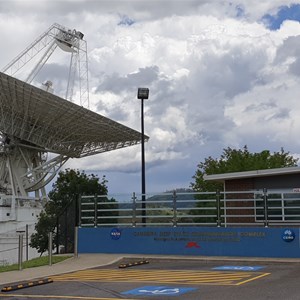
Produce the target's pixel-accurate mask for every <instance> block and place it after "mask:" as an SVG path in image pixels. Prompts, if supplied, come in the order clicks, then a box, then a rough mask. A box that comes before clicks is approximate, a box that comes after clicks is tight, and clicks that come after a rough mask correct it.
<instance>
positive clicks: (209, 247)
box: [78, 226, 300, 258]
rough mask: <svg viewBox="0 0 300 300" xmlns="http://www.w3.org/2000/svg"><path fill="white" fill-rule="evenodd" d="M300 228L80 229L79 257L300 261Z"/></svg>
mask: <svg viewBox="0 0 300 300" xmlns="http://www.w3.org/2000/svg"><path fill="white" fill-rule="evenodd" d="M299 233H300V232H299V228H296V227H291V228H286V229H284V228H258V227H257V228H247V227H242V228H214V227H201V228H200V227H197V226H195V227H151V228H150V227H124V228H122V229H120V228H115V227H102V228H100V227H99V228H86V227H85V228H79V234H78V252H79V253H130V254H139V255H140V254H144V255H146V254H161V255H201V256H239V257H276V258H277V257H286V258H300V240H299Z"/></svg>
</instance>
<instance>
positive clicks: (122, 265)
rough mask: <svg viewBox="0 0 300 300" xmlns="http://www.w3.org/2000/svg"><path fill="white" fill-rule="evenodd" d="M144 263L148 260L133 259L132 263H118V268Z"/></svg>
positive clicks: (147, 262)
mask: <svg viewBox="0 0 300 300" xmlns="http://www.w3.org/2000/svg"><path fill="white" fill-rule="evenodd" d="M145 264H149V261H148V260H140V261H135V262H133V263H127V264H120V265H119V268H128V267H134V266H139V265H145Z"/></svg>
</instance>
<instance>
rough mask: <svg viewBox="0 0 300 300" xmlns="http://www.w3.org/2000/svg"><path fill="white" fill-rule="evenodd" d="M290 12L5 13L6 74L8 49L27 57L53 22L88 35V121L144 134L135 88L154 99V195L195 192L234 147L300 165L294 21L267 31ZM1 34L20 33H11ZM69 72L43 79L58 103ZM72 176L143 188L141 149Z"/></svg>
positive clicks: (174, 7) (94, 161)
mask: <svg viewBox="0 0 300 300" xmlns="http://www.w3.org/2000/svg"><path fill="white" fill-rule="evenodd" d="M292 2H293V1H286V0H274V1H261V2H259V3H258V2H257V1H255V2H254V1H249V0H247V1H246V0H239V1H238V0H233V1H231V2H224V1H208V0H207V1H205V0H203V1H196V0H195V1H194V0H190V1H84V0H82V1H62V2H58V1H51V2H50V1H41V3H44V4H45V3H46V6H45V7H41V5H38V6H37V7H36V10H37V11H38V12H40V17H39V16H37V14H33V13H32V12H31V11H30V9H29V5H27V4H22V5H20V6H17V4H20V2H18V1H11V2H10V3H11V4H8V3H4V2H0V11H1V18H0V33H1V34H2V37H3V39H5V40H6V46H7V49H6V50H4V47H3V55H2V57H0V63H1V64H2V65H4V62H8V61H9V57H10V55H11V54H13V53H10V51H9V49H10V48H12V49H13V52H16V50H15V49H20V50H22V49H23V48H24V47H25V46H26V45H27V44H28V43H29V42H30V41H32V40H33V39H34V38H35V37H36V36H37V35H38V34H40V33H41V31H42V29H43V30H44V29H46V28H47V27H49V26H50V25H51V24H52V23H53V20H54V19H56V20H55V22H58V23H61V24H62V25H65V26H67V27H70V28H76V29H78V30H80V31H82V32H83V33H84V34H85V38H86V39H87V41H88V52H89V53H88V54H89V70H90V77H89V80H90V102H91V109H92V110H94V111H96V112H98V113H100V114H103V115H105V116H106V117H109V118H112V119H113V120H115V121H118V122H120V123H122V124H124V125H126V126H129V127H132V128H134V129H136V130H139V129H140V117H141V116H140V114H141V111H140V100H138V99H136V93H137V88H138V87H148V88H149V89H150V97H149V100H145V103H144V104H145V105H144V108H145V112H144V116H145V133H146V134H147V135H149V136H150V140H149V142H148V143H147V144H146V166H147V172H148V173H147V174H149V176H150V179H148V180H149V183H148V184H149V185H150V187H149V189H152V190H154V189H156V188H157V187H159V188H161V187H162V185H163V184H165V189H169V188H170V187H171V186H172V187H173V186H174V182H176V184H179V183H178V182H182V183H184V184H186V183H188V182H190V181H191V180H192V179H191V177H192V176H193V175H194V172H195V170H196V166H197V163H198V162H199V161H201V160H203V159H204V158H205V157H207V156H208V155H211V156H216V157H218V156H219V155H220V153H221V152H222V148H225V147H228V146H235V147H243V146H244V145H245V144H247V145H248V147H249V149H250V151H261V150H262V149H267V148H269V149H270V150H271V151H277V150H279V149H280V147H282V146H283V147H284V148H285V149H286V150H289V151H291V152H292V153H295V155H296V154H297V151H298V148H299V142H298V138H297V136H298V128H299V125H300V124H298V123H299V121H298V118H297V116H298V115H299V113H300V112H299V110H300V107H299V104H298V102H299V101H298V99H297V95H299V80H300V79H299V75H300V73H299V66H300V56H299V55H300V54H299V53H300V51H299V34H300V25H299V22H297V21H292V20H289V21H285V22H283V23H282V24H281V27H280V28H279V29H278V30H276V31H272V30H270V29H269V28H267V27H266V26H265V24H264V22H263V21H262V20H263V16H265V15H266V14H270V15H276V14H277V13H278V11H279V10H280V7H281V6H283V5H291V4H292ZM21 10H22V13H23V15H22V14H21ZM13 11H15V15H14V16H12V12H13ZM25 16H26V19H27V20H30V22H29V24H30V25H29V26H28V28H27V29H26V30H25V29H23V28H24V27H23V22H24V20H25ZM79 20H80V22H79ZM5 22H9V24H16V25H15V26H14V27H13V28H14V29H13V30H12V29H9V27H8V29H7V30H4V29H3V28H4V24H5ZM13 22H14V23H13ZM46 23H48V24H47V25H46ZM1 25H2V26H1ZM44 25H45V26H44ZM41 26H43V28H41ZM12 36H18V37H19V36H20V38H19V39H15V38H12ZM16 53H17V52H16ZM68 63H69V61H68V62H65V61H64V60H60V61H59V64H55V63H52V64H51V65H49V66H47V69H46V75H47V76H48V77H51V78H53V80H56V81H57V84H58V88H59V90H61V91H62V90H63V85H62V83H63V79H62V78H61V74H62V73H63V71H64V70H66V69H67V67H68ZM43 74H44V75H41V80H44V79H45V78H46V75H45V73H43ZM68 166H72V167H77V168H81V169H85V170H96V171H103V172H108V173H109V174H111V176H117V177H118V176H121V175H120V174H121V173H126V174H127V176H136V175H137V174H139V172H140V147H139V146H134V147H131V148H126V149H122V150H118V151H114V152H109V153H104V154H101V155H99V156H97V158H95V157H87V158H84V159H82V160H71V161H70V162H69V163H68ZM167 170H170V172H171V173H169V175H168V176H167V175H166V174H167ZM179 173H180V174H181V175H179ZM112 174H114V175H112ZM128 174H131V175H128ZM133 174H134V175H133ZM161 174H163V175H161ZM124 176H126V175H124ZM182 176H185V178H184V179H183V178H182ZM130 178H133V177H130ZM134 178H135V180H136V177H134ZM154 178H155V179H154ZM159 178H160V180H159ZM178 178H180V180H178ZM108 179H109V178H108ZM113 182H116V180H115V179H113ZM151 183H152V186H151ZM136 184H137V186H138V185H139V182H137V183H136ZM119 188H123V189H126V186H123V185H122V184H121V183H120V185H119Z"/></svg>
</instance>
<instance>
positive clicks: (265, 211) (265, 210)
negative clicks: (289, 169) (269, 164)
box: [263, 188, 269, 227]
mask: <svg viewBox="0 0 300 300" xmlns="http://www.w3.org/2000/svg"><path fill="white" fill-rule="evenodd" d="M263 199H264V218H265V220H264V225H265V227H268V226H269V220H268V195H267V189H266V188H264V189H263Z"/></svg>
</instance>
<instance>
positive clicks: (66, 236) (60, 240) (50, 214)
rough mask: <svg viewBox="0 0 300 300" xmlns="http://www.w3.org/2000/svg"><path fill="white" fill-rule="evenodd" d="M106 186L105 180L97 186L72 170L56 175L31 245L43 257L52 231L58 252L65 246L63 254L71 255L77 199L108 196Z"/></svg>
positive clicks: (91, 177)
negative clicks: (89, 196) (62, 245)
mask: <svg viewBox="0 0 300 300" xmlns="http://www.w3.org/2000/svg"><path fill="white" fill-rule="evenodd" d="M106 183H107V180H106V178H105V176H103V177H102V180H101V182H99V178H98V177H97V176H95V175H94V174H91V175H87V174H85V173H84V172H79V171H78V170H72V169H66V170H65V171H61V172H59V174H58V177H57V181H56V182H55V183H54V184H53V186H52V187H53V189H52V190H51V191H50V192H49V194H48V197H49V201H48V202H47V203H46V205H45V208H44V211H42V212H41V214H40V216H39V220H38V222H37V224H36V226H35V229H36V233H35V234H33V235H32V237H31V243H30V245H31V246H32V247H34V248H36V249H37V250H38V252H39V253H41V254H42V253H43V252H45V251H46V250H47V249H48V233H49V232H50V231H52V232H53V234H54V235H53V237H54V239H55V240H56V246H57V248H58V246H59V245H61V244H64V246H65V251H66V252H68V251H73V243H74V227H75V223H78V222H77V221H78V198H79V196H88V195H107V191H108V190H107V186H106ZM112 202H114V200H112ZM76 225H77V224H76ZM55 228H56V232H55ZM58 233H59V234H58Z"/></svg>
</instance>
